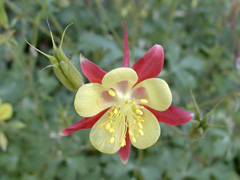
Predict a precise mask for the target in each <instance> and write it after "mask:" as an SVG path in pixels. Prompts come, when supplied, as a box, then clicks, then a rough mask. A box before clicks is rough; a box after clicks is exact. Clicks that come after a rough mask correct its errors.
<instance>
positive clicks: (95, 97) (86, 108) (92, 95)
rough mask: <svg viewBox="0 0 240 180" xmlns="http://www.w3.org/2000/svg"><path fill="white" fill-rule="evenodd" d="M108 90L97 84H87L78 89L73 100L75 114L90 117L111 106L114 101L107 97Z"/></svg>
mask: <svg viewBox="0 0 240 180" xmlns="http://www.w3.org/2000/svg"><path fill="white" fill-rule="evenodd" d="M108 90H109V89H107V88H104V87H103V86H102V85H101V84H98V83H89V84H85V85H83V86H82V87H80V88H79V90H78V91H77V94H76V96H75V100H74V107H75V109H76V111H77V113H78V114H79V115H80V116H83V117H91V116H94V115H96V114H98V113H99V112H101V111H103V110H104V109H106V108H108V107H111V106H113V105H114V104H115V103H116V99H115V98H114V97H112V96H110V95H109V93H108Z"/></svg>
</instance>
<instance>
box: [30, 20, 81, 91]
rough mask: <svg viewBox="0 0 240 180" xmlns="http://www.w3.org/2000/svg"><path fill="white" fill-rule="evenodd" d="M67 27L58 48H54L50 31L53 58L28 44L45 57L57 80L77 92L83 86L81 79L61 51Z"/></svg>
mask: <svg viewBox="0 0 240 180" xmlns="http://www.w3.org/2000/svg"><path fill="white" fill-rule="evenodd" d="M70 25H71V24H70ZM70 25H68V26H67V27H66V28H65V30H64V32H63V34H62V38H61V42H60V45H59V47H57V46H56V44H55V41H54V38H53V34H52V31H50V35H51V39H52V43H53V56H50V55H47V54H45V53H43V52H42V51H40V50H39V49H37V48H35V47H33V46H32V45H31V44H30V43H28V42H27V43H28V44H29V45H30V46H31V47H32V48H34V49H35V50H36V51H38V52H39V53H41V54H43V55H44V56H46V57H47V58H48V59H49V60H50V62H51V65H50V66H48V67H53V70H54V72H55V74H56V76H57V78H58V80H59V81H60V82H61V83H62V84H63V85H64V86H65V87H66V88H68V89H69V90H71V91H77V90H78V89H79V88H80V87H81V86H82V85H83V79H82V76H81V74H80V73H79V71H78V70H77V69H76V68H75V66H74V65H73V64H72V63H71V61H70V60H69V59H68V57H67V56H66V55H65V54H64V52H63V50H62V44H63V38H64V35H65V32H66V30H67V28H68V27H69V26H70Z"/></svg>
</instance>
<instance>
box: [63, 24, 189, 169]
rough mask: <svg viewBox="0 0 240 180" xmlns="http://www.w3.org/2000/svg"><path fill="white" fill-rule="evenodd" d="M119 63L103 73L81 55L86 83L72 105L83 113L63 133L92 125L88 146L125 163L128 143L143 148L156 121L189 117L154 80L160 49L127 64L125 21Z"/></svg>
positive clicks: (152, 138) (154, 133)
mask: <svg viewBox="0 0 240 180" xmlns="http://www.w3.org/2000/svg"><path fill="white" fill-rule="evenodd" d="M123 25H124V30H125V35H124V39H125V40H124V42H125V43H124V59H123V67H121V68H117V69H114V70H112V71H110V72H108V73H106V72H105V71H103V70H102V69H101V68H99V67H98V66H97V65H95V64H94V63H92V62H90V61H89V60H87V59H86V58H84V57H83V56H80V60H81V68H82V71H83V73H84V75H85V76H86V77H87V78H88V79H89V81H90V82H91V83H89V84H85V85H83V86H82V87H80V88H79V90H78V91H77V94H76V97H75V101H74V106H75V109H76V111H77V113H78V114H79V115H80V116H83V117H85V118H84V119H83V120H80V121H78V122H77V123H75V124H73V125H72V126H70V127H68V128H66V129H65V130H64V131H63V132H62V134H63V135H65V136H67V135H69V134H71V133H73V132H75V131H77V130H79V129H85V128H92V129H91V132H90V141H91V144H92V145H93V146H94V147H95V148H96V149H97V150H99V151H101V152H103V153H108V154H112V153H116V152H118V153H119V155H120V158H121V160H122V162H123V163H124V164H126V162H127V160H128V158H129V154H130V146H131V144H133V146H135V147H136V148H138V149H145V148H147V147H150V146H152V145H153V144H154V143H156V142H157V140H158V138H159V136H160V132H161V131H160V126H159V123H158V122H163V123H167V124H170V125H181V124H185V123H187V122H188V121H190V120H191V119H192V116H191V114H190V113H188V112H186V111H184V110H183V109H180V108H179V107H176V106H171V102H172V94H171V91H170V89H169V87H168V84H167V83H166V82H165V81H164V80H162V79H159V78H156V77H157V75H158V74H159V73H160V71H161V69H162V66H163V62H164V53H163V48H162V47H161V46H160V45H154V46H153V47H152V48H151V49H150V50H149V51H148V52H147V53H146V54H145V55H144V56H143V57H142V58H141V59H139V60H138V61H137V62H136V63H135V64H134V65H133V67H132V69H131V68H129V49H128V39H127V29H126V24H125V23H123Z"/></svg>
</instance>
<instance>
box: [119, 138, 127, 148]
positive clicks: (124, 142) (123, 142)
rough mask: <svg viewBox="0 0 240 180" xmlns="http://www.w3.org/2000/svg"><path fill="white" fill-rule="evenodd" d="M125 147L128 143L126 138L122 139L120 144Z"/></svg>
mask: <svg viewBox="0 0 240 180" xmlns="http://www.w3.org/2000/svg"><path fill="white" fill-rule="evenodd" d="M125 145H126V141H125V137H124V139H122V141H121V142H120V146H121V147H124V146H125Z"/></svg>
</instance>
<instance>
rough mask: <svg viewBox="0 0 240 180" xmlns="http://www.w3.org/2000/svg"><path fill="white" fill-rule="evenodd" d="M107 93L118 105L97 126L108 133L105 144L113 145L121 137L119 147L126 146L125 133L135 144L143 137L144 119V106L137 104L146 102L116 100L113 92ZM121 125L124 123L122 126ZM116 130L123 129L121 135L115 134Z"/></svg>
mask: <svg viewBox="0 0 240 180" xmlns="http://www.w3.org/2000/svg"><path fill="white" fill-rule="evenodd" d="M108 93H109V95H110V96H112V97H116V98H117V100H118V102H119V103H118V105H116V106H113V107H112V108H111V109H110V110H109V111H108V113H109V115H108V119H107V120H106V121H105V122H104V123H102V124H99V125H98V126H99V127H100V129H101V130H105V131H107V132H108V133H110V136H109V137H108V138H107V139H106V142H107V143H114V142H115V140H116V138H118V137H117V136H121V137H120V138H121V140H120V146H121V147H124V146H125V145H126V133H127V131H128V133H129V137H130V138H131V140H132V142H136V141H137V138H138V137H140V136H144V129H143V125H142V123H143V122H144V120H145V119H146V117H145V116H144V113H143V111H142V110H143V109H144V106H141V105H139V104H147V103H148V101H147V100H146V99H140V100H138V99H135V98H129V97H122V98H118V97H117V94H116V93H115V91H113V90H109V91H108ZM122 123H124V125H123V126H122ZM118 128H123V130H121V131H120V132H122V133H121V134H120V133H116V130H117V129H118ZM118 132H119V131H118Z"/></svg>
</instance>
